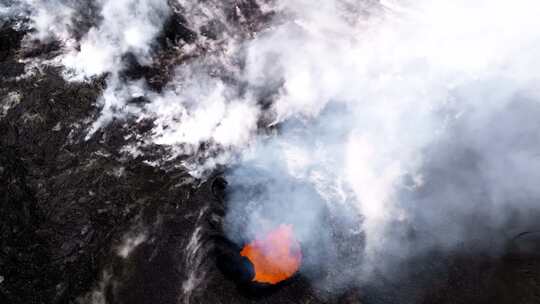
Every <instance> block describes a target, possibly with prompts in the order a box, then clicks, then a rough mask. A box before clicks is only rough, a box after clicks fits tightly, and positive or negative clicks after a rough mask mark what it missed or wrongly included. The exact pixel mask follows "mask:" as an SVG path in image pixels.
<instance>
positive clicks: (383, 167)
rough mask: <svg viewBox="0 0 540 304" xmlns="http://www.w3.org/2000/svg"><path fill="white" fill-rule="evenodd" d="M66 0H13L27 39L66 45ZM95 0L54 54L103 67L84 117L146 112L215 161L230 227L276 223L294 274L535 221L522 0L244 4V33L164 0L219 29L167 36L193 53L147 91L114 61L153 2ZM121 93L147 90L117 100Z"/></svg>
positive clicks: (207, 6) (146, 45) (183, 144)
mask: <svg viewBox="0 0 540 304" xmlns="http://www.w3.org/2000/svg"><path fill="white" fill-rule="evenodd" d="M173 2H174V1H173ZM67 3H68V2H60V1H56V2H50V5H58V6H57V7H58V8H59V9H58V10H51V9H45V8H44V6H43V5H42V4H41V2H39V4H38V2H37V1H36V2H35V3H34V2H31V1H27V5H28V6H29V7H32V8H33V9H32V14H31V18H32V20H33V24H34V27H35V28H36V30H37V34H36V35H37V37H38V38H40V39H45V38H48V37H50V36H51V35H52V36H53V37H56V38H57V39H64V40H69V38H66V35H68V34H66V33H69V30H67V29H66V28H65V27H63V26H60V27H58V26H59V25H58V24H67V25H69V22H67V21H65V20H68V19H69V20H71V19H70V18H71V17H70V16H71V14H72V9H71V8H70V7H71V6H69V5H68V4H67ZM99 3H100V5H99V7H101V10H100V12H101V13H100V15H101V21H100V23H99V24H98V25H96V26H94V27H92V28H90V30H89V31H88V33H87V34H86V35H85V36H84V37H83V38H82V39H81V40H80V41H79V42H78V44H79V45H78V47H72V46H71V45H70V44H67V46H66V53H65V54H64V55H62V56H61V58H59V60H58V63H59V64H61V65H63V66H64V67H65V68H66V77H68V78H70V79H72V80H74V81H84V79H85V78H88V77H92V76H96V75H100V74H103V73H111V76H109V81H108V86H107V89H106V90H105V92H104V95H103V97H102V98H101V101H100V102H101V103H102V104H103V113H102V116H101V118H100V119H99V120H98V121H97V122H96V123H95V124H94V126H93V130H94V131H95V130H96V129H97V128H99V127H100V126H102V125H103V124H106V123H108V122H109V121H110V120H111V119H112V117H125V116H126V115H136V116H137V117H138V118H139V119H141V120H142V119H145V118H152V119H155V128H154V130H153V135H152V136H151V138H148V139H147V140H148V141H149V142H152V143H157V144H160V145H164V146H167V147H171V150H172V151H173V154H176V155H188V156H193V155H196V156H195V157H190V158H188V159H187V160H186V162H185V163H184V164H183V165H184V166H186V167H187V168H188V169H189V170H190V171H191V172H192V174H193V175H194V176H196V177H201V178H204V176H205V173H206V172H208V171H209V170H212V169H214V168H216V167H217V166H220V165H226V166H228V167H229V168H230V169H229V171H228V172H227V179H228V181H229V189H230V197H229V200H230V203H229V211H228V214H227V216H226V230H227V232H228V233H229V236H230V237H231V238H232V239H234V240H237V241H238V242H241V241H243V240H245V239H250V238H253V237H256V236H257V235H260V234H261V233H264V232H265V231H267V230H268V229H271V228H272V227H275V226H276V225H279V224H281V223H289V224H293V226H294V230H295V233H296V234H297V237H298V238H299V240H300V242H301V243H302V245H303V248H304V249H305V251H306V252H312V256H313V259H314V260H315V261H317V262H318V263H315V262H314V263H308V265H307V266H306V268H305V271H306V274H307V275H308V276H310V277H312V278H313V279H314V280H315V281H316V280H317V279H316V277H317V276H316V275H312V274H314V273H315V269H313V268H316V267H315V265H320V264H330V265H332V266H333V267H334V268H335V269H336V271H339V272H342V273H343V274H344V275H343V278H342V279H343V281H349V282H351V281H352V282H355V283H356V282H362V281H365V280H369V278H370V275H371V274H372V273H373V272H374V271H381V269H382V271H386V270H388V269H395V268H396V267H397V265H399V263H400V262H402V261H404V260H406V259H407V258H410V257H412V256H415V255H419V254H422V253H423V252H426V251H428V250H431V249H434V248H435V249H443V250H453V249H454V248H456V246H458V245H459V244H463V243H467V244H468V243H471V244H472V243H473V242H474V243H476V244H479V246H480V247H482V248H488V247H489V246H493V244H492V239H493V238H495V237H493V235H504V234H505V233H507V234H508V235H510V234H511V233H512V231H518V232H519V230H520V229H528V228H529V227H531V225H535V214H536V213H537V212H538V211H540V189H539V188H538V184H539V182H540V154H539V153H540V152H539V151H540V132H538V130H539V127H540V120H539V118H540V86H539V85H538V83H539V82H538V81H539V80H540V72H539V71H540V56H538V54H540V31H538V28H540V19H539V18H538V16H539V13H540V3H538V2H537V1H534V0H517V1H505V0H490V1H488V0H477V1H466V0H456V1H451V2H449V1H442V0H440V1H439V0H435V1H433V0H431V1H427V0H409V1H380V2H376V1H367V0H366V1H360V0H358V1H353V0H326V1H322V0H315V1H314V0H311V1H308V0H288V1H286V0H274V1H259V6H260V8H261V10H263V11H266V12H269V11H272V12H275V17H274V19H273V20H272V21H270V22H269V24H267V25H266V26H264V27H262V28H261V29H260V30H258V31H256V32H254V33H251V34H250V35H244V34H240V32H239V30H238V28H239V27H238V25H233V24H230V22H227V20H226V19H227V18H226V17H224V16H225V15H226V14H225V12H224V7H225V6H226V5H228V3H229V2H220V3H221V4H220V3H218V2H216V1H207V2H204V4H201V3H197V5H195V3H196V2H189V1H178V2H175V5H176V6H175V10H178V11H181V12H182V13H183V14H184V15H185V17H186V19H187V23H188V24H194V25H196V26H194V27H193V28H194V29H195V31H196V32H197V31H199V29H200V27H202V25H204V24H207V23H208V21H207V20H218V21H220V23H221V24H222V25H223V28H224V30H223V35H222V36H221V37H220V38H219V39H217V40H214V41H213V42H210V41H208V40H204V39H202V40H201V42H197V43H199V44H198V45H197V43H192V44H190V43H186V44H183V45H181V46H180V47H179V50H180V53H181V54H183V55H189V54H198V53H197V52H198V51H199V50H200V48H201V45H204V48H205V49H209V50H210V51H208V52H206V53H201V54H198V55H199V57H197V58H195V59H190V60H188V61H186V62H185V63H183V64H182V65H179V66H177V67H176V70H175V76H174V77H173V78H172V79H171V80H170V82H169V83H168V84H167V85H166V86H165V88H164V89H163V90H162V91H161V92H155V91H152V90H151V89H149V88H148V86H147V84H146V83H145V82H144V80H139V81H131V82H125V81H123V80H121V79H120V78H119V77H118V73H119V70H120V68H121V66H122V63H121V58H122V56H123V55H124V54H126V53H128V52H129V53H133V54H134V55H135V56H136V58H137V59H138V60H139V61H140V62H141V63H145V64H151V62H152V59H153V57H152V55H153V54H152V47H151V46H152V43H154V40H155V38H156V36H157V35H158V34H159V32H160V30H161V28H162V26H163V24H164V21H165V18H164V16H168V15H169V14H170V13H171V8H170V6H169V5H168V3H167V1H165V0H123V1H113V0H110V1H101V2H99ZM199 4H200V5H199ZM236 8H237V9H238V7H236ZM238 10H239V9H238ZM53 12H55V13H54V15H51V16H49V15H48V14H50V13H53ZM56 12H58V14H56ZM58 20H64V21H62V22H58ZM235 31H237V32H235ZM138 96H144V97H145V98H147V99H148V100H149V103H148V104H146V105H144V106H142V107H133V106H129V105H127V103H126V102H127V100H129V99H130V98H133V97H138ZM261 124H263V127H264V128H267V127H275V128H274V130H273V131H272V132H264V131H262V130H261ZM91 135H92V133H91V132H90V135H89V136H91ZM202 143H209V145H208V146H207V147H206V148H205V150H204V151H202V150H200V145H201V144H202ZM171 157H172V156H171ZM329 219H330V220H329ZM328 221H329V222H330V223H340V224H342V226H343V227H342V228H340V229H341V230H342V231H344V233H345V234H347V235H348V236H349V237H348V238H347V237H346V238H345V239H346V240H347V239H348V240H349V241H344V242H345V243H339V242H342V241H341V240H336V239H335V236H334V235H333V231H332V229H331V227H330V226H329V225H326V223H328ZM525 227H528V228H525ZM413 232H414V235H415V237H414V238H412V237H410V235H411V233H413ZM508 235H506V236H508ZM350 240H354V241H350ZM495 243H496V242H495ZM499 245H500V244H499ZM329 248H330V249H329ZM332 248H335V249H332ZM340 248H345V249H347V250H348V249H350V252H354V254H352V255H349V257H345V258H344V257H343V256H341V255H340V253H339V251H340V250H341V249H340ZM489 248H492V247H489ZM322 249H325V250H326V251H325V250H322ZM359 255H360V256H359ZM310 267H311V268H310ZM318 280H319V281H320V282H322V283H321V284H323V285H324V284H326V283H327V282H328V280H325V278H320V277H319V278H318ZM335 282H336V281H335V280H334V281H333V283H332V284H333V285H339V284H341V282H339V284H337V283H335ZM333 287H335V286H331V288H333Z"/></svg>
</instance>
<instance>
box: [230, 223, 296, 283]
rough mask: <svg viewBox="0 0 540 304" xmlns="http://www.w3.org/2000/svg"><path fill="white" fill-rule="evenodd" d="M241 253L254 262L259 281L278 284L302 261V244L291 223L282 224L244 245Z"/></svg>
mask: <svg viewBox="0 0 540 304" xmlns="http://www.w3.org/2000/svg"><path fill="white" fill-rule="evenodd" d="M240 255H241V256H244V257H246V258H248V259H249V260H250V261H251V263H252V264H253V267H254V270H255V277H254V278H253V281H255V282H259V283H270V284H276V283H279V282H281V281H283V280H286V279H288V278H290V277H291V276H292V275H293V274H294V273H295V272H296V271H298V268H299V267H300V263H301V262H302V252H301V251H300V244H299V243H298V241H296V239H295V238H294V235H293V229H292V226H291V225H280V226H279V227H278V228H277V229H275V230H272V231H270V232H269V233H268V234H266V235H264V236H262V237H260V238H257V239H256V240H254V241H253V242H251V243H249V244H247V245H246V246H244V248H243V249H242V251H240Z"/></svg>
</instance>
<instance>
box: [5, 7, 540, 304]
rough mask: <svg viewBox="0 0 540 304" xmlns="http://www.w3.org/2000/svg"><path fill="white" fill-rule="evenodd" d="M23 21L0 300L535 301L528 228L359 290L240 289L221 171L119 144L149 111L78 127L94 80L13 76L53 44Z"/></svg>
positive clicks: (179, 35)
mask: <svg viewBox="0 0 540 304" xmlns="http://www.w3.org/2000/svg"><path fill="white" fill-rule="evenodd" d="M246 3H247V2H246ZM246 3H243V4H242V5H244V6H246V8H245V9H246V10H253V9H254V8H252V7H250V6H248V5H247V4H246ZM230 18H231V19H234V16H232V13H231V16H230ZM169 23H171V24H172V25H171V27H170V29H168V30H167V31H166V32H164V36H163V38H161V39H163V41H162V43H163V44H164V45H166V44H167V43H174V41H175V40H179V39H184V40H185V41H188V42H189V41H191V40H193V39H196V37H195V36H194V34H193V32H192V31H191V30H190V29H189V27H188V26H187V25H186V24H185V20H180V19H179V20H176V21H175V20H173V21H169ZM249 26H255V25H254V24H253V23H250V24H249ZM212 27H214V28H219V25H218V24H213V25H211V24H209V25H208V32H207V34H206V35H208V36H209V37H212V36H216V35H217V34H216V33H214V34H212V33H211V32H212V29H211V28H212ZM25 34H26V33H25V32H24V30H15V29H14V27H13V23H10V22H6V23H4V24H2V27H1V29H0V303H9V304H18V303H21V304H22V303H24V304H30V303H104V302H100V301H102V300H106V303H129V304H137V303H141V304H142V303H152V304H155V303H280V304H284V303H306V304H308V303H310V304H313V303H351V304H352V303H426V304H427V303H467V304H470V303H531V304H532V303H540V250H539V248H538V244H539V243H540V236H539V234H537V233H536V234H535V233H534V232H531V233H528V234H527V233H526V234H523V235H520V236H518V237H517V238H514V239H512V240H510V241H509V245H508V248H507V250H506V251H505V252H504V253H503V254H493V255H489V254H482V255H480V254H478V253H475V252H474V251H468V250H467V248H462V249H460V250H456V251H455V252H454V253H452V252H451V253H444V254H443V253H437V252H431V253H428V254H426V255H425V256H421V257H417V258H416V259H415V260H414V261H410V263H409V265H406V266H407V271H402V272H400V273H403V274H400V276H402V277H399V279H396V278H388V277H385V276H383V275H380V276H379V277H378V278H376V279H375V280H373V282H371V283H369V284H365V285H364V287H362V288H360V289H356V288H343V289H342V290H339V291H338V292H335V293H330V292H329V291H327V290H324V289H319V288H316V287H315V285H313V284H312V282H311V281H310V280H308V279H307V278H306V277H305V276H303V275H302V274H301V273H300V274H299V275H297V276H295V277H294V278H292V279H291V280H289V281H287V282H286V283H285V284H281V285H280V286H277V288H270V289H267V290H264V291H261V290H252V289H251V290H246V289H245V288H244V287H243V286H245V285H243V284H242V282H245V281H246V279H247V278H249V273H248V274H247V275H246V274H245V273H244V270H241V271H240V277H238V276H235V275H234V269H233V271H232V272H231V267H232V268H234V267H235V263H236V261H234V260H232V261H231V260H230V259H226V260H225V262H224V261H223V259H222V255H223V253H224V252H227V250H229V251H230V250H233V249H232V248H234V246H233V245H231V244H229V243H228V241H227V239H226V238H225V237H224V235H223V233H222V230H221V220H222V218H223V215H224V213H225V211H226V202H225V201H224V198H226V195H225V193H226V182H225V181H224V180H223V179H222V178H221V177H220V174H219V173H220V172H215V174H214V175H213V176H212V177H211V178H209V179H208V180H206V181H198V180H195V179H193V178H192V177H190V176H189V174H187V172H185V171H183V170H182V169H179V168H177V167H175V166H174V163H171V164H170V165H168V164H167V163H165V164H164V165H163V166H159V167H155V166H151V165H149V164H147V161H156V160H160V159H161V158H162V157H164V155H165V152H164V148H163V147H159V146H150V147H147V148H145V149H147V150H148V151H147V152H149V153H144V154H142V155H140V156H138V157H132V156H129V155H126V154H125V153H123V152H122V147H124V146H125V145H127V144H129V143H130V141H133V140H134V139H126V138H128V137H127V136H126V135H129V134H134V133H137V134H144V133H145V132H148V130H149V129H150V128H149V126H151V123H152V122H142V123H138V124H137V123H135V122H134V120H133V119H131V118H129V117H128V118H127V119H126V120H125V121H119V120H117V121H113V122H112V123H111V124H109V126H108V127H106V128H105V129H102V130H100V131H98V132H97V133H96V134H94V136H92V137H91V138H90V139H89V140H85V136H86V135H87V133H86V132H87V129H88V127H89V125H90V124H91V122H92V121H93V120H94V119H95V118H96V117H97V115H98V113H99V106H98V105H97V104H96V100H97V98H98V97H99V96H100V94H101V92H102V90H103V89H104V86H105V79H104V78H98V79H94V80H93V81H91V82H89V83H67V82H65V81H64V80H63V78H62V77H61V75H60V71H59V70H58V69H57V68H54V67H44V68H43V70H41V71H37V72H35V73H33V74H32V75H31V76H28V77H26V78H21V79H17V78H16V77H17V76H21V75H23V74H24V72H25V71H24V67H25V64H24V63H21V62H20V59H23V58H24V57H25V56H26V57H32V58H39V57H46V56H48V54H50V53H51V52H54V51H55V49H56V48H55V46H54V44H51V45H45V46H44V45H39V44H36V45H34V46H32V47H30V49H25V50H22V48H21V40H22V38H23V37H24V35H25ZM165 41H168V42H165ZM164 52H166V51H164ZM126 61H128V62H129V64H128V65H127V66H128V68H127V69H126V72H125V75H124V76H125V77H127V78H140V77H147V78H148V79H150V78H152V79H156V78H157V79H161V80H160V81H165V80H166V79H167V75H164V74H166V73H168V72H163V71H164V68H163V67H141V66H140V65H139V64H138V63H137V62H136V61H135V62H134V61H133V58H131V59H130V58H129V57H128V58H126ZM156 75H158V76H161V78H160V77H156ZM161 86H162V83H161V82H159V81H158V82H156V83H155V88H156V89H159V88H160V87H161ZM134 102H145V101H144V100H139V101H134ZM3 109H5V110H3ZM132 138H133V137H132ZM329 225H332V223H329ZM139 232H144V234H145V235H146V241H145V242H143V243H142V244H141V245H139V246H138V247H136V248H135V249H134V250H133V251H132V253H131V254H130V255H129V257H127V258H123V257H120V256H119V255H118V254H117V252H118V248H119V247H120V246H121V245H122V244H123V242H124V241H125V239H126V237H129V236H130V235H133V234H134V233H135V234H136V233H139ZM336 237H339V235H336ZM330 266H331V265H330ZM324 267H326V266H324V265H321V268H324ZM227 269H228V270H227ZM328 271H329V272H331V269H329V270H328ZM231 273H232V274H233V275H231ZM243 275H244V277H242V276H243ZM324 275H325V274H324V271H323V272H321V276H324ZM396 282H399V283H396Z"/></svg>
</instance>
